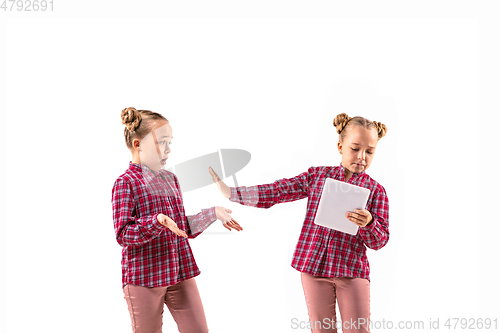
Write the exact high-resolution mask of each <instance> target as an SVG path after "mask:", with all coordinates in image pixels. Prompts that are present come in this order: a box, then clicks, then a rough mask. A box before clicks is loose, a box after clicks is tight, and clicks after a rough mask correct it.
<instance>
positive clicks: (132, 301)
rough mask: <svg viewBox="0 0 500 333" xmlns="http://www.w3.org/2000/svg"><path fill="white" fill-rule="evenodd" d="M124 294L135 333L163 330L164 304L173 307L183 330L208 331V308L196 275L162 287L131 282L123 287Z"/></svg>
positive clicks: (195, 332) (172, 311)
mask: <svg viewBox="0 0 500 333" xmlns="http://www.w3.org/2000/svg"><path fill="white" fill-rule="evenodd" d="M123 294H124V297H125V300H126V301H127V305H128V310H129V312H130V319H131V320H132V331H133V332H134V333H161V327H162V324H163V319H162V318H163V304H166V305H167V307H168V309H169V310H170V313H171V314H172V317H174V320H175V322H176V323H177V327H178V328H179V332H181V333H206V332H208V327H207V321H206V319H205V311H204V310H203V305H202V303H201V298H200V294H199V292H198V287H197V286H196V281H195V280H194V278H191V279H187V280H184V281H181V282H179V283H176V284H174V285H172V286H168V287H158V288H151V287H142V286H135V285H132V284H127V285H125V286H124V287H123Z"/></svg>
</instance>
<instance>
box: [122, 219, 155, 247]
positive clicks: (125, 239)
mask: <svg viewBox="0 0 500 333" xmlns="http://www.w3.org/2000/svg"><path fill="white" fill-rule="evenodd" d="M157 217H158V214H154V215H148V216H145V217H141V218H133V217H128V218H127V217H121V218H118V220H117V222H116V224H117V226H116V228H115V229H116V240H117V242H118V244H120V245H121V246H135V245H141V244H144V243H147V242H149V241H150V240H152V239H154V238H156V237H158V235H159V234H160V232H162V231H163V230H165V226H163V225H162V224H161V223H160V222H159V221H158V218H157Z"/></svg>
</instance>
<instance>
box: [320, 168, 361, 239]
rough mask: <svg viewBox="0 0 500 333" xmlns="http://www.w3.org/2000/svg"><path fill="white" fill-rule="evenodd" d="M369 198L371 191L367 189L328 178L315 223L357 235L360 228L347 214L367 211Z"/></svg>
mask: <svg viewBox="0 0 500 333" xmlns="http://www.w3.org/2000/svg"><path fill="white" fill-rule="evenodd" d="M369 196H370V190H369V189H367V188H364V187H361V186H357V185H353V184H348V183H346V182H342V181H339V180H336V179H332V178H327V179H326V180H325V184H324V186H323V191H322V193H321V198H320V200H319V205H318V210H317V212H316V217H315V218H314V223H315V224H317V225H321V226H323V227H328V228H331V229H335V230H338V231H342V232H345V233H348V234H351V235H356V233H357V232H358V228H359V227H358V226H357V225H356V224H354V223H353V222H351V221H350V220H349V219H348V218H347V217H346V213H347V212H354V209H365V207H366V202H367V201H368V197H369Z"/></svg>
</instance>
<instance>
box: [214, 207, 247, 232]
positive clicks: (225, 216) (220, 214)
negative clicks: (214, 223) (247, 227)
mask: <svg viewBox="0 0 500 333" xmlns="http://www.w3.org/2000/svg"><path fill="white" fill-rule="evenodd" d="M229 213H232V210H231V209H229V208H224V207H221V206H217V207H215V215H216V216H217V220H221V221H222V225H223V226H224V228H226V229H227V230H229V231H231V228H233V229H235V230H238V231H241V230H243V228H242V227H241V226H240V224H239V223H238V222H236V220H235V219H233V218H232V217H231V215H229Z"/></svg>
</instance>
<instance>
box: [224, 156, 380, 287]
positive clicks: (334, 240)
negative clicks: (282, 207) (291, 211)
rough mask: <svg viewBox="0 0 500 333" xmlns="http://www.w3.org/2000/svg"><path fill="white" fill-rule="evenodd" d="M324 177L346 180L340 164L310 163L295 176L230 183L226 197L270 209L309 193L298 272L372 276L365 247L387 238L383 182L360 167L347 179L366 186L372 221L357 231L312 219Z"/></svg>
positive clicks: (297, 252)
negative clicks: (251, 183)
mask: <svg viewBox="0 0 500 333" xmlns="http://www.w3.org/2000/svg"><path fill="white" fill-rule="evenodd" d="M326 178H333V179H337V180H340V181H345V179H344V167H343V166H342V164H340V166H336V167H333V166H320V167H310V168H309V169H308V170H307V172H303V173H301V174H300V175H298V176H296V177H293V178H288V179H287V178H283V179H280V180H277V181H275V182H274V183H271V184H265V185H256V186H250V187H246V186H239V187H231V197H230V200H231V201H234V202H238V203H240V204H242V205H247V206H254V207H260V208H269V207H271V206H273V205H275V204H278V203H283V202H289V201H294V200H299V199H303V198H306V197H307V212H306V217H305V220H304V225H303V226H302V232H301V234H300V236H299V241H298V243H297V246H296V248H295V253H294V255H293V260H292V267H293V268H295V269H297V270H298V271H300V272H305V273H309V274H312V275H315V276H326V277H360V278H365V279H368V280H370V265H369V263H368V258H367V256H366V248H367V247H369V248H371V249H374V250H378V249H380V248H382V247H384V245H385V244H387V241H388V240H389V200H388V198H387V194H386V192H385V189H384V187H383V186H382V185H380V184H379V183H377V182H376V181H375V180H373V179H372V178H371V177H370V176H368V174H366V173H365V172H364V171H363V172H360V173H354V174H353V175H352V176H351V178H350V179H349V180H348V181H347V183H349V184H354V185H358V186H361V187H364V188H367V189H369V190H370V191H371V192H370V196H369V198H368V202H367V204H366V207H365V209H367V210H368V211H369V212H370V213H371V214H372V216H373V222H372V223H371V224H370V225H368V226H366V227H363V228H361V227H360V228H359V229H358V233H357V234H356V235H350V234H347V233H344V232H340V231H336V230H333V229H330V228H327V227H323V226H319V225H316V224H314V222H313V221H314V217H315V216H316V210H317V209H318V204H319V199H320V197H321V192H322V189H323V185H324V183H325V179H326Z"/></svg>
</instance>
